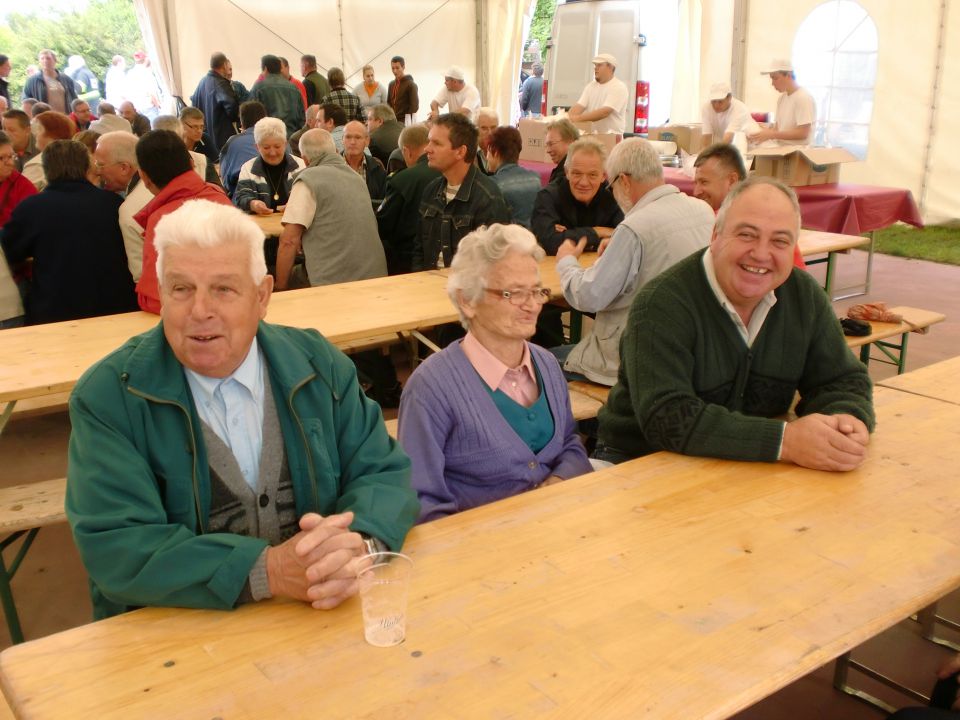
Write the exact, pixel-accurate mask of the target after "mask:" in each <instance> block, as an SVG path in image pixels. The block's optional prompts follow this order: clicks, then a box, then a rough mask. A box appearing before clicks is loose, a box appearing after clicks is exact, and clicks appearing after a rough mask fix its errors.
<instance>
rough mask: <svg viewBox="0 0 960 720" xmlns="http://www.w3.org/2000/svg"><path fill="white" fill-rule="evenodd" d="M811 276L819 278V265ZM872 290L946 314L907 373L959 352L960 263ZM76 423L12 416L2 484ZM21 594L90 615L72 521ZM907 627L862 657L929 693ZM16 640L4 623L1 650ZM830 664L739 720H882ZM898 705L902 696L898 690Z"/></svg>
mask: <svg viewBox="0 0 960 720" xmlns="http://www.w3.org/2000/svg"><path fill="white" fill-rule="evenodd" d="M865 266H866V253H864V252H858V251H855V252H853V253H851V254H850V255H849V256H844V257H842V258H841V260H840V267H839V282H838V287H841V286H843V285H850V284H853V283H855V282H858V281H859V279H861V278H862V277H863V274H864V270H865ZM813 272H814V274H815V275H817V276H818V277H819V276H822V269H819V268H815V269H814V270H813ZM873 288H874V289H873V291H872V292H871V293H870V294H869V295H868V296H866V297H865V298H864V297H859V298H852V299H849V300H845V301H839V302H837V303H836V307H837V309H838V312H840V311H842V310H845V308H846V307H847V306H849V305H850V304H852V303H855V302H862V301H863V300H865V299H868V300H883V301H885V302H887V303H888V304H889V305H890V306H895V305H908V306H913V307H920V308H924V309H929V310H939V311H941V312H943V313H945V314H946V315H947V321H946V322H944V323H942V324H940V325H937V326H935V327H934V328H933V329H932V330H931V331H930V333H929V334H927V335H925V336H911V340H910V343H909V345H910V350H909V362H908V370H909V369H916V368H919V367H923V366H924V365H928V364H931V363H934V362H937V361H938V360H943V359H946V358H949V357H953V356H955V355H957V354H960V292H958V288H960V267H952V266H946V265H937V264H934V263H928V262H923V261H917V260H903V259H900V258H892V257H887V256H882V255H878V256H876V259H875V261H874V270H873ZM893 373H894V369H893V368H892V367H887V366H882V365H878V364H876V363H872V364H871V374H872V375H873V376H874V378H875V379H879V378H882V377H888V376H889V375H891V374H893ZM68 437H69V421H68V419H67V417H66V415H65V413H62V412H58V413H52V414H46V415H42V416H37V417H30V418H22V419H15V420H13V421H11V423H10V425H9V426H8V428H7V430H6V431H5V432H4V434H3V436H2V438H0V458H3V463H2V465H0V486H8V485H12V484H16V483H19V482H29V481H34V480H41V479H46V478H52V477H61V476H63V475H64V474H65V473H66V453H65V450H66V447H67V440H68ZM14 593H15V597H16V599H17V605H18V607H19V608H20V611H21V620H22V622H23V626H24V632H25V634H26V636H27V638H36V637H40V636H43V635H47V634H50V633H53V632H57V631H59V630H64V629H66V628H70V627H74V626H76V625H80V624H82V623H85V622H88V621H89V620H90V602H89V599H88V596H87V587H86V576H85V574H84V572H83V568H82V564H81V562H80V558H79V556H78V554H77V551H76V549H75V548H74V545H73V542H72V539H71V537H70V532H69V530H68V528H67V527H66V526H65V525H61V526H58V527H52V528H47V529H45V530H43V531H42V532H41V533H40V534H39V536H38V538H37V541H36V543H35V544H34V548H33V549H32V550H31V551H30V554H29V555H28V557H27V559H26V561H25V562H24V564H23V567H22V568H21V570H20V573H19V574H18V576H17V579H16V580H15V582H14ZM945 604H946V605H952V606H953V607H954V609H955V610H956V611H957V612H955V613H954V614H953V615H952V617H960V600H958V599H957V598H951V599H950V600H949V601H948V602H947V603H945ZM911 625H912V624H911V623H904V624H901V625H899V626H897V627H895V628H893V629H892V630H891V631H889V632H887V633H884V634H883V635H881V636H879V637H878V638H876V639H874V640H872V641H871V642H870V643H868V644H867V645H866V646H864V648H862V649H861V650H859V651H858V654H859V655H861V656H864V657H866V658H868V659H870V660H871V661H872V662H876V663H877V664H879V665H881V666H882V667H884V668H886V669H889V671H890V672H891V673H892V674H900V676H901V677H902V678H903V679H904V680H905V681H907V683H908V684H910V685H911V686H913V687H915V688H916V689H919V690H922V691H923V692H929V688H930V686H931V685H932V681H931V678H932V671H933V669H934V668H936V666H937V665H938V663H940V662H941V660H942V659H943V658H944V657H946V656H947V655H948V654H949V653H947V651H944V650H941V649H939V648H937V647H935V646H933V645H931V644H930V643H927V642H925V641H922V640H920V639H918V637H917V633H916V627H915V626H911ZM7 645H9V638H8V636H7V632H6V628H5V627H3V628H0V648H2V647H6V646H7ZM831 677H832V666H827V667H825V668H822V669H821V670H819V671H817V672H816V673H813V674H811V675H809V676H807V677H805V678H803V679H802V680H799V681H798V682H796V683H794V684H793V685H791V686H789V687H787V688H785V689H784V690H782V691H781V692H779V693H777V694H776V695H774V696H772V697H771V698H768V699H767V700H765V701H764V702H762V703H760V704H758V705H757V706H755V707H753V708H751V709H750V710H748V711H746V712H744V713H742V714H741V715H739V716H738V718H741V719H742V720H761V719H762V720H768V719H769V720H777V719H779V718H837V719H840V718H844V719H850V720H858V719H859V718H865V719H866V718H878V717H881V715H880V714H879V713H877V712H876V711H874V710H872V709H870V708H868V707H867V706H865V705H863V704H861V703H860V702H858V701H856V700H854V699H852V698H848V697H846V696H843V695H840V694H839V693H837V692H835V691H834V690H833V689H832V688H831V686H830V680H831ZM891 700H893V701H894V702H895V703H896V704H903V702H904V701H903V700H902V699H899V698H897V697H896V696H891Z"/></svg>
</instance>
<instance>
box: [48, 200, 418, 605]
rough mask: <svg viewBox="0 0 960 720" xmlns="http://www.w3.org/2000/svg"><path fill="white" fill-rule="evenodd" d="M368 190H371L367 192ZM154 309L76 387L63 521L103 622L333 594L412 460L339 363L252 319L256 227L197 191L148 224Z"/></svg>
mask: <svg viewBox="0 0 960 720" xmlns="http://www.w3.org/2000/svg"><path fill="white" fill-rule="evenodd" d="M366 204H368V203H366ZM154 243H155V247H156V251H157V262H156V274H157V277H158V278H159V287H160V298H161V305H162V309H161V316H162V318H163V322H162V323H160V324H158V325H157V326H156V327H155V328H153V329H152V330H149V331H147V332H146V333H143V334H142V335H137V336H135V337H133V338H130V339H129V340H128V341H127V342H126V343H124V345H123V346H122V347H121V348H119V349H118V350H117V351H116V352H113V353H111V354H110V355H109V356H107V357H106V358H105V359H104V360H102V361H100V362H99V363H97V364H96V365H94V366H93V367H92V368H91V369H90V370H88V371H87V372H86V373H85V374H84V376H83V377H82V378H81V379H80V381H79V382H78V383H77V386H76V389H75V390H74V392H73V395H72V396H71V398H70V419H71V426H72V433H71V436H70V451H69V466H68V470H67V476H68V483H67V488H68V489H67V495H66V503H65V505H66V512H67V518H68V520H69V521H70V525H71V527H72V529H73V534H74V539H75V541H76V544H77V548H78V549H79V550H80V555H81V557H82V558H83V562H84V565H85V566H86V568H87V572H88V573H89V575H90V589H91V595H92V600H93V608H94V616H95V617H96V618H97V619H99V618H103V617H107V616H110V615H115V614H117V613H121V612H125V611H127V610H130V609H133V608H136V607H140V606H145V605H152V606H173V607H196V608H214V609H229V608H233V607H236V606H237V605H239V604H243V603H248V602H256V601H258V600H262V599H266V598H269V597H288V598H292V599H295V600H300V601H302V602H307V603H311V604H312V605H313V607H315V608H317V609H324V608H332V607H334V606H336V605H338V604H339V603H340V602H342V601H343V600H345V599H346V598H348V597H350V596H351V595H353V594H355V593H356V591H357V585H356V571H357V568H358V566H359V564H360V563H361V562H362V561H361V560H360V558H361V557H362V555H364V554H366V553H368V552H370V551H374V550H381V549H383V548H385V547H389V548H391V549H393V550H399V549H400V547H401V546H402V544H403V540H404V537H405V536H406V533H407V531H408V530H409V529H410V527H411V526H412V525H413V522H414V520H415V519H416V517H417V514H418V512H419V505H418V503H417V499H416V494H415V493H414V492H413V490H411V488H410V461H409V460H408V459H407V457H406V455H404V453H403V451H402V450H401V449H400V448H399V446H398V445H397V444H396V442H394V441H393V440H391V439H390V437H389V436H388V435H387V432H386V429H385V427H384V424H383V417H382V415H381V413H380V410H379V408H378V407H377V406H376V405H375V404H374V403H372V402H370V401H369V400H366V399H364V398H363V396H362V394H361V393H360V392H358V390H357V374H356V372H355V370H354V368H353V365H352V364H351V363H350V361H349V360H348V359H347V358H346V357H345V356H344V355H343V354H342V353H340V351H338V350H337V349H336V348H334V347H333V346H332V345H331V344H330V343H329V342H327V341H326V340H325V339H324V338H323V337H321V336H320V334H319V333H317V332H316V331H313V330H300V329H297V328H290V327H283V326H280V325H271V324H269V323H265V322H263V321H262V320H263V318H264V316H265V315H266V313H267V306H268V304H269V301H270V294H271V290H272V289H273V279H272V278H271V277H270V276H269V275H267V268H266V264H265V262H264V259H263V232H262V231H261V230H260V229H259V228H258V227H257V225H256V223H254V222H253V221H252V220H251V219H250V218H249V217H248V216H247V215H245V214H244V213H243V212H241V211H240V210H238V209H237V208H235V207H233V206H232V205H222V204H219V203H212V202H210V201H207V200H193V201H190V202H187V203H184V204H183V205H182V206H181V207H180V208H178V209H177V210H175V211H174V212H171V213H169V214H167V215H166V216H165V217H164V218H163V219H162V220H160V222H159V223H158V224H157V227H156V233H155V236H154Z"/></svg>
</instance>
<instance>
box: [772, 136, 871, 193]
mask: <svg viewBox="0 0 960 720" xmlns="http://www.w3.org/2000/svg"><path fill="white" fill-rule="evenodd" d="M856 159H857V158H855V157H854V156H853V155H852V154H850V153H849V152H848V151H847V150H844V149H843V148H824V147H807V146H805V145H784V146H781V147H776V148H757V149H756V150H754V151H753V172H754V173H755V174H757V175H768V176H770V177H774V178H776V179H777V180H779V181H780V182H782V183H783V184H784V185H791V186H793V187H798V186H801V185H823V184H825V183H836V182H840V163H845V162H850V161H852V160H856Z"/></svg>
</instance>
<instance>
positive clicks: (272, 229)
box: [250, 212, 283, 237]
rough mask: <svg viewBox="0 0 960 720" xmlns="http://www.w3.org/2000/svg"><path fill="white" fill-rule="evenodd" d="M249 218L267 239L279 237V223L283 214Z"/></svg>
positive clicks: (280, 228)
mask: <svg viewBox="0 0 960 720" xmlns="http://www.w3.org/2000/svg"><path fill="white" fill-rule="evenodd" d="M250 217H251V218H252V219H253V221H254V222H255V223H256V224H257V225H259V226H260V229H261V230H263V234H264V235H266V236H267V237H280V233H281V232H283V224H282V223H281V222H280V220H281V219H282V218H283V213H278V212H275V213H271V214H270V215H251V216H250Z"/></svg>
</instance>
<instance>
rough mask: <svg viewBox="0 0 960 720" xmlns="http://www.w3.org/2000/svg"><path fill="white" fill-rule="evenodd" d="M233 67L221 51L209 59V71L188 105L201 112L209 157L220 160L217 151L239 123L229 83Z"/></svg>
mask: <svg viewBox="0 0 960 720" xmlns="http://www.w3.org/2000/svg"><path fill="white" fill-rule="evenodd" d="M232 76H233V66H232V65H231V64H230V61H229V60H228V59H227V56H226V55H224V54H223V53H222V52H215V53H214V54H213V55H211V56H210V71H209V72H208V73H207V74H206V75H204V76H203V79H201V80H200V84H199V85H197V89H196V90H195V91H194V92H193V95H192V96H191V97H190V104H191V105H193V106H194V107H195V108H197V109H198V110H200V111H201V112H202V113H203V117H204V119H205V122H206V131H207V137H208V138H209V139H210V142H211V145H212V147H211V149H210V150H211V152H210V153H209V155H210V156H211V157H214V158H216V157H219V155H220V150H221V149H222V148H223V146H224V145H225V144H226V142H227V139H228V138H229V137H230V136H231V135H236V133H237V127H236V126H237V123H238V122H239V121H240V116H239V113H240V103H239V102H238V101H237V94H236V92H234V90H233V86H232V85H231V84H230V78H231V77H232Z"/></svg>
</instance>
